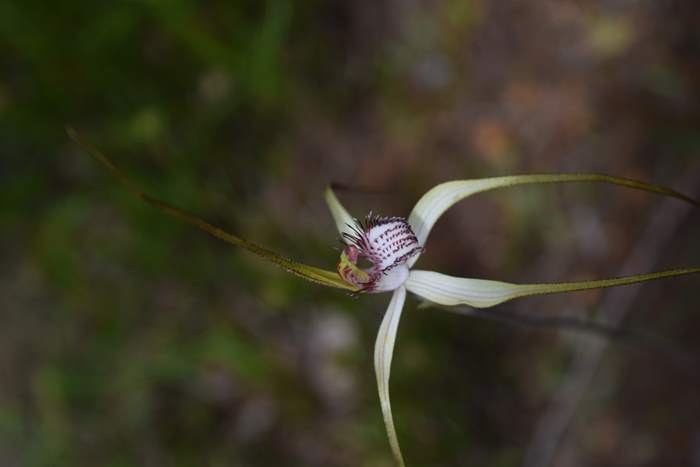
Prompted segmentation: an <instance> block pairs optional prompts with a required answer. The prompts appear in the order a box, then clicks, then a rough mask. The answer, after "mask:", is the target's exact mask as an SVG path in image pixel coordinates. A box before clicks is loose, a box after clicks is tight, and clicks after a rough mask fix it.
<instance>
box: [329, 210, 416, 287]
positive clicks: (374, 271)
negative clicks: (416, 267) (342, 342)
mask: <svg viewBox="0 0 700 467" xmlns="http://www.w3.org/2000/svg"><path fill="white" fill-rule="evenodd" d="M348 228H349V229H350V232H344V233H343V239H344V240H345V241H346V243H347V246H346V247H345V248H344V249H343V252H342V253H341V255H340V261H338V265H337V270H338V274H340V277H342V278H343V279H344V280H345V281H347V282H349V283H350V284H353V285H354V286H356V287H357V288H358V289H360V292H367V293H372V292H387V291H391V290H395V289H397V288H398V287H400V286H401V285H402V284H403V283H404V282H406V279H408V273H409V268H408V264H407V263H408V261H409V260H410V259H411V258H413V257H414V256H416V255H418V254H419V253H421V252H422V251H423V248H422V247H421V246H420V245H419V243H418V238H416V235H415V234H414V233H413V229H411V226H410V225H409V224H408V222H407V221H406V219H404V218H403V217H380V216H376V215H373V214H371V213H370V214H369V215H368V216H367V217H366V218H365V221H364V222H358V221H355V223H354V225H348ZM362 259H364V260H366V261H368V262H369V263H370V264H371V265H370V267H368V268H365V269H363V268H361V267H360V266H359V265H358V262H359V261H360V260H362Z"/></svg>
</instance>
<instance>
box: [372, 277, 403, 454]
mask: <svg viewBox="0 0 700 467" xmlns="http://www.w3.org/2000/svg"><path fill="white" fill-rule="evenodd" d="M405 300H406V289H405V288H404V287H399V288H398V289H396V290H395V291H394V293H393V295H392V296H391V302H389V307H388V308H387V310H386V313H385V314H384V319H383V320H382V324H381V326H380V327H379V332H378V333H377V340H376V342H375V344H374V370H375V372H376V374H377V389H378V390H379V401H380V403H381V406H382V415H383V416H384V425H385V426H386V432H387V435H388V436H389V444H390V445H391V451H392V453H393V454H394V458H395V459H396V462H397V463H398V464H399V466H401V467H404V466H405V464H404V461H403V456H402V455H401V448H400V446H399V440H398V438H397V436H396V429H395V428H394V417H393V416H392V414H391V400H390V399H389V376H390V374H391V358H392V356H393V354H394V342H395V341H396V331H397V330H398V328H399V320H400V319H401V311H402V310H403V304H404V301H405Z"/></svg>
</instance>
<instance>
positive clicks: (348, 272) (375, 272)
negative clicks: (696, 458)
mask: <svg viewBox="0 0 700 467" xmlns="http://www.w3.org/2000/svg"><path fill="white" fill-rule="evenodd" d="M563 182H600V183H608V184H613V185H621V186H624V187H628V188H634V189H639V190H645V191H650V192H653V193H657V194H661V195H665V196H671V197H674V198H678V199H681V200H683V201H686V202H688V203H691V204H693V205H694V206H696V207H699V206H700V203H698V202H697V201H695V200H693V199H691V198H689V197H687V196H685V195H682V194H680V193H678V192H675V191H673V190H670V189H668V188H665V187H662V186H658V185H651V184H648V183H643V182H638V181H635V180H629V179H621V178H617V177H611V176H607V175H597V174H550V175H515V176H506V177H494V178H484V179H477V180H457V181H451V182H445V183H442V184H440V185H437V186H435V187H434V188H433V189H431V190H430V191H428V192H427V193H426V194H425V195H424V196H423V197H422V198H421V199H420V200H419V201H418V203H417V204H416V206H415V207H414V208H413V210H412V211H411V213H410V215H409V216H408V219H405V218H402V217H378V216H376V215H373V214H371V213H370V215H368V216H367V217H366V219H365V220H364V222H362V221H358V220H357V219H354V218H353V217H352V216H350V214H349V213H348V212H347V211H346V210H345V208H344V207H343V206H342V204H341V203H340V202H339V201H338V198H337V197H336V195H335V193H334V192H333V190H332V189H331V187H328V188H327V189H326V192H325V199H326V203H327V204H328V207H329V208H330V211H331V214H332V215H333V219H334V220H335V224H336V227H337V229H338V232H339V234H340V237H341V239H342V240H344V241H345V243H346V246H345V248H344V249H343V251H342V252H341V255H340V261H339V262H338V265H337V271H338V274H339V275H340V277H342V278H343V279H344V280H345V281H346V282H348V283H349V284H352V285H353V286H355V287H356V288H357V289H358V290H359V292H366V293H378V292H392V297H391V301H390V302H389V307H388V308H387V310H386V312H385V314H384V319H383V320H382V323H381V325H380V327H379V333H378V334H377V339H376V341H375V346H374V366H375V372H376V376H377V388H378V390H379V400H380V403H381V409H382V414H383V416H384V424H385V426H386V431H387V434H388V436H389V444H390V445H391V450H392V452H393V455H394V458H395V459H396V462H397V463H398V464H399V465H400V466H401V467H403V466H404V465H405V464H404V460H403V455H402V454H401V448H400V446H399V441H398V438H397V435H396V429H395V427H394V420H393V416H392V411H391V401H390V398H389V377H390V374H391V360H392V356H393V353H394V343H395V341H396V332H397V330H398V325H399V320H400V319H401V312H402V310H403V305H404V302H405V300H406V292H407V291H408V292H412V293H413V294H415V295H417V296H419V297H421V298H423V299H425V300H427V301H429V302H433V303H437V304H439V305H444V306H454V305H469V306H472V307H476V308H486V307H491V306H494V305H498V304H500V303H503V302H506V301H508V300H512V299H514V298H519V297H526V296H530V295H541V294H551V293H559V292H573V291H578V290H587V289H597V288H604V287H614V286H618V285H627V284H633V283H636V282H644V281H649V280H654V279H660V278H663V277H670V276H678V275H683V274H692V273H698V272H700V268H686V269H675V270H670V271H662V272H655V273H650V274H641V275H636V276H629V277H621V278H615V279H603V280H594V281H584V282H563V283H549V284H510V283H507V282H497V281H492V280H484V279H470V278H462V277H453V276H448V275H446V274H441V273H438V272H433V271H422V270H417V269H413V265H414V264H415V263H416V261H417V260H418V258H419V257H420V255H421V253H423V251H424V245H425V243H426V241H427V239H428V235H429V233H430V230H431V229H432V228H433V226H434V225H435V223H436V222H437V220H438V219H439V218H440V216H442V214H443V213H444V212H445V211H446V210H447V209H449V208H450V207H451V206H453V205H454V204H455V203H457V202H459V201H460V200H463V199H464V198H466V197H468V196H471V195H473V194H476V193H480V192H483V191H488V190H493V189H496V188H504V187H510V186H514V185H524V184H536V183H563ZM361 258H364V259H365V260H367V261H368V262H369V263H371V267H369V268H367V269H361V268H360V267H359V266H358V260H359V259H361Z"/></svg>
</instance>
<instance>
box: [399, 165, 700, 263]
mask: <svg viewBox="0 0 700 467" xmlns="http://www.w3.org/2000/svg"><path fill="white" fill-rule="evenodd" d="M564 182H595V183H607V184H612V185H620V186H624V187H627V188H633V189H637V190H643V191H649V192H652V193H657V194H660V195H664V196H670V197H673V198H677V199H680V200H683V201H686V202H688V203H690V204H692V205H694V206H696V207H700V202H698V201H697V200H694V199H692V198H690V197H688V196H685V195H683V194H681V193H678V192H677V191H674V190H671V189H670V188H666V187H663V186H659V185H652V184H650V183H644V182H639V181H637V180H630V179H626V178H618V177H611V176H609V175H598V174H543V175H510V176H506V177H493V178H481V179H476V180H457V181H452V182H445V183H441V184H440V185H437V186H436V187H434V188H432V189H431V190H430V191H428V192H427V193H426V194H425V195H423V197H422V198H421V199H420V200H419V201H418V203H417V204H416V206H415V207H414V208H413V211H411V215H410V216H409V218H408V222H409V224H411V227H412V228H413V232H414V233H415V234H416V237H417V238H418V242H419V243H420V245H421V246H425V241H426V239H427V238H428V234H429V233H430V230H431V229H432V228H433V226H434V225H435V222H437V220H438V219H439V218H440V216H442V214H443V213H444V212H445V211H447V210H448V209H449V208H450V207H451V206H453V205H454V204H455V203H457V202H459V201H460V200H463V199H464V198H466V197H468V196H471V195H473V194H476V193H481V192H483V191H488V190H493V189H496V188H505V187H510V186H515V185H525V184H537V183H564ZM417 259H418V257H417V256H416V257H414V258H412V259H411V260H410V261H409V267H410V266H413V264H414V263H415V262H416V261H417Z"/></svg>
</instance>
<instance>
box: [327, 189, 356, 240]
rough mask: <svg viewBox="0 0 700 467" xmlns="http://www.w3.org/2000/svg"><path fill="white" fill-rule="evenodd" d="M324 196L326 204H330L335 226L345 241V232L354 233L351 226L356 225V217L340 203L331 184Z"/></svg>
mask: <svg viewBox="0 0 700 467" xmlns="http://www.w3.org/2000/svg"><path fill="white" fill-rule="evenodd" d="M324 198H325V199H326V204H328V209H330V211H331V215H332V216H333V220H334V221H335V226H336V228H337V229H338V233H339V234H340V238H341V239H342V240H343V241H345V239H344V237H343V234H344V233H347V234H352V233H353V231H352V230H351V229H350V227H349V226H351V225H355V219H353V217H352V216H351V215H350V214H349V213H348V211H347V210H346V209H345V208H344V207H343V205H342V204H340V201H339V200H338V197H337V196H336V195H335V192H334V191H333V188H331V187H330V186H328V187H326V191H325V192H324Z"/></svg>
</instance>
